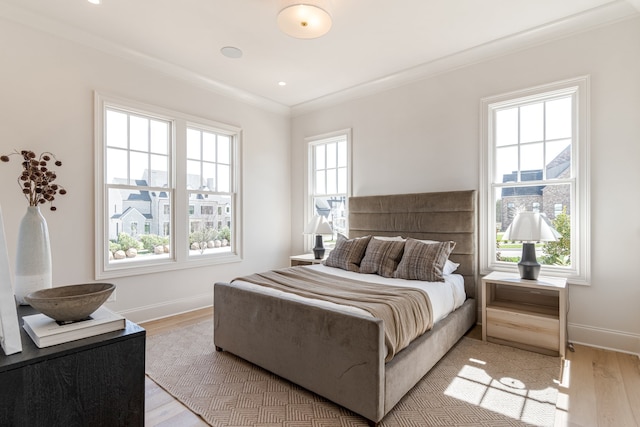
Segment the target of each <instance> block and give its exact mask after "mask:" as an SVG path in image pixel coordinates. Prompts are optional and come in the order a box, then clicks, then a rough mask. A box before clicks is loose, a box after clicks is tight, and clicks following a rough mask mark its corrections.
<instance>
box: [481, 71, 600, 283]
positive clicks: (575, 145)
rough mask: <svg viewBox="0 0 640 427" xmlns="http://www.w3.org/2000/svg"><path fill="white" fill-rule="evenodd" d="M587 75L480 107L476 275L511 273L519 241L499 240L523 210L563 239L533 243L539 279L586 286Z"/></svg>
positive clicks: (492, 99)
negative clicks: (553, 278)
mask: <svg viewBox="0 0 640 427" xmlns="http://www.w3.org/2000/svg"><path fill="white" fill-rule="evenodd" d="M588 83H589V80H588V77H581V78H577V79H572V80H567V81H563V82H558V83H554V84H549V85H545V86H541V87H536V88H532V89H527V90H523V91H519V92H513V93H509V94H505V95H499V96H494V97H490V98H485V99H483V100H482V102H481V112H482V121H481V123H482V129H481V140H482V147H481V153H482V156H481V165H480V170H481V188H480V225H481V226H480V244H481V246H480V256H481V259H480V263H481V271H482V272H483V273H486V272H488V271H491V270H503V271H516V264H517V262H518V261H519V260H520V256H521V253H522V244H521V242H508V241H503V240H502V235H503V234H504V232H505V230H506V229H507V227H508V226H509V225H510V224H511V222H512V221H513V219H514V218H515V216H516V215H517V214H518V213H519V212H522V211H530V212H538V213H540V214H542V215H544V216H545V217H546V220H547V221H548V223H549V224H550V225H551V226H553V227H554V228H555V229H556V230H557V231H558V232H559V234H560V237H559V238H558V240H557V241H554V242H539V243H537V244H536V252H537V258H538V262H540V264H541V265H542V272H541V274H543V275H554V276H561V277H567V278H569V279H570V280H571V281H572V283H583V284H584V283H588V281H589V272H590V269H589V264H590V263H589V253H590V249H589V188H588V186H589V181H588V178H589V171H588V166H589V163H588V150H589V147H588V144H589V136H588V119H589V115H588V105H589V102H588V95H589V94H588V89H589V85H588Z"/></svg>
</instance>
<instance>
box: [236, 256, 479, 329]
mask: <svg viewBox="0 0 640 427" xmlns="http://www.w3.org/2000/svg"><path fill="white" fill-rule="evenodd" d="M307 268H311V269H313V270H316V271H321V272H323V273H327V274H332V275H335V276H341V277H346V278H349V279H354V280H364V281H367V282H370V283H380V284H387V285H393V286H406V287H410V288H417V289H421V290H422V291H424V292H426V294H427V295H429V298H430V300H431V310H432V315H433V323H434V324H435V323H436V322H437V321H439V320H442V319H444V318H445V317H447V315H448V314H449V313H451V312H452V311H454V310H455V309H456V308H458V307H460V306H461V305H462V304H463V303H464V301H465V299H466V294H465V291H464V278H463V277H462V276H461V275H459V274H448V275H445V276H444V280H445V281H444V282H422V281H419V280H405V279H393V278H386V277H382V276H378V275H377V274H360V273H354V272H353V271H346V270H342V269H339V268H334V267H327V266H325V265H323V264H314V265H310V266H307ZM233 284H234V285H235V286H238V287H241V288H244V289H250V290H253V291H258V292H262V293H264V294H269V295H274V296H278V297H281V298H287V299H291V300H303V301H306V302H307V303H308V304H313V305H317V306H320V307H332V308H333V309H335V310H340V311H346V312H351V313H359V314H362V315H365V316H371V314H370V313H369V312H367V311H365V310H362V309H359V308H356V307H353V306H345V305H340V304H336V303H332V302H328V301H321V300H316V299H310V298H305V297H301V296H299V295H295V294H291V293H288V292H283V291H280V290H277V289H273V288H269V287H266V286H260V285H255V284H253V283H249V282H243V281H240V280H234V282H233Z"/></svg>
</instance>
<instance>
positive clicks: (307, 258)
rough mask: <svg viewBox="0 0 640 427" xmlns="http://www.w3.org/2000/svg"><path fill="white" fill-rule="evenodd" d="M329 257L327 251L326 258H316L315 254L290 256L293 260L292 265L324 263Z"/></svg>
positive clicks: (291, 260)
mask: <svg viewBox="0 0 640 427" xmlns="http://www.w3.org/2000/svg"><path fill="white" fill-rule="evenodd" d="M325 259H327V254H326V253H325V256H324V258H322V259H315V258H314V256H313V254H312V253H311V254H302V255H294V256H291V257H289V260H290V262H291V267H295V266H296V265H311V264H322V262H323V261H324V260H325Z"/></svg>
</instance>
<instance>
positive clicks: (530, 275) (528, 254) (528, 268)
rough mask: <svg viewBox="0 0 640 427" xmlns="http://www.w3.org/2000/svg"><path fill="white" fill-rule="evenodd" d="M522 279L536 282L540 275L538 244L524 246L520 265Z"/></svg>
mask: <svg viewBox="0 0 640 427" xmlns="http://www.w3.org/2000/svg"><path fill="white" fill-rule="evenodd" d="M518 270H519V271H520V277H521V278H522V279H527V280H536V279H537V278H538V274H539V273H540V264H539V263H538V260H537V259H536V244H535V243H523V244H522V259H521V260H520V262H519V263H518Z"/></svg>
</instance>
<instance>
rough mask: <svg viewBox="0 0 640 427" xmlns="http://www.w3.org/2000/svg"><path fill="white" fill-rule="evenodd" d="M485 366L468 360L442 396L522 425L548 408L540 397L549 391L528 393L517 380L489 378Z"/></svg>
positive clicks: (511, 378)
mask: <svg viewBox="0 0 640 427" xmlns="http://www.w3.org/2000/svg"><path fill="white" fill-rule="evenodd" d="M486 364H487V363H486V362H484V361H481V360H477V359H469V364H467V365H465V366H464V367H463V368H462V369H461V370H460V371H459V372H458V375H457V377H456V378H455V379H454V380H453V381H452V382H451V384H449V386H448V387H447V389H446V390H445V394H446V395H447V396H450V397H453V398H456V399H459V400H462V401H464V402H467V403H470V404H473V405H477V406H479V407H481V408H484V409H487V410H490V411H493V412H496V413H498V414H501V415H504V416H507V417H510V418H513V419H515V420H520V421H523V422H533V421H535V420H536V419H538V418H539V414H540V413H541V412H544V411H545V410H547V408H548V405H550V404H552V402H549V401H548V400H546V399H545V397H544V396H548V395H549V391H550V389H552V388H553V387H548V388H546V389H542V390H528V389H527V387H526V384H525V382H524V381H522V380H520V379H518V378H513V377H502V378H492V377H491V375H489V374H488V373H487V371H486V370H485V369H484V368H485V367H486Z"/></svg>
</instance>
